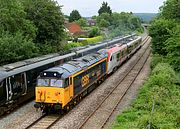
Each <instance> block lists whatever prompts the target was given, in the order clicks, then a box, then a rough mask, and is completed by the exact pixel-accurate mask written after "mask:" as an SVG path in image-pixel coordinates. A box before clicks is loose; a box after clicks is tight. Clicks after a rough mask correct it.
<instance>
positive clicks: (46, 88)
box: [34, 53, 108, 111]
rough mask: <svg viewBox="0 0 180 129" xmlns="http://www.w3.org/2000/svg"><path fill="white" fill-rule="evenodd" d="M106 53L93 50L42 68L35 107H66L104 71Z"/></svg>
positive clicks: (99, 78)
mask: <svg viewBox="0 0 180 129" xmlns="http://www.w3.org/2000/svg"><path fill="white" fill-rule="evenodd" d="M107 57H108V55H107V54H106V53H93V54H89V55H86V56H83V57H80V58H77V59H75V60H72V61H69V62H67V63H65V64H63V65H60V66H57V67H53V68H50V69H48V70H45V71H43V72H41V74H40V76H39V77H38V79H37V87H36V91H35V92H36V94H35V96H36V97H35V102H36V103H35V104H34V107H35V108H41V110H43V111H47V110H60V111H61V110H64V109H65V110H67V109H69V107H70V106H71V105H73V104H74V103H76V102H77V101H78V100H80V99H81V98H82V97H84V96H85V95H86V94H87V93H88V92H89V91H91V90H92V89H93V88H94V87H95V86H96V85H95V84H96V83H98V82H99V81H100V80H102V79H104V78H105V76H106V73H107Z"/></svg>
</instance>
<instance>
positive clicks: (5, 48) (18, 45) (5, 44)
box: [0, 32, 38, 64]
mask: <svg viewBox="0 0 180 129" xmlns="http://www.w3.org/2000/svg"><path fill="white" fill-rule="evenodd" d="M37 53H38V48H37V47H36V46H35V44H34V43H33V42H32V40H30V39H28V38H27V37H24V36H23V34H22V33H20V32H17V33H14V34H13V35H12V34H10V33H8V32H4V33H2V34H1V37H0V64H5V63H12V62H15V61H18V60H24V59H27V58H31V57H34V56H37Z"/></svg>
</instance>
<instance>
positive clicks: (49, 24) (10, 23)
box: [0, 0, 66, 64]
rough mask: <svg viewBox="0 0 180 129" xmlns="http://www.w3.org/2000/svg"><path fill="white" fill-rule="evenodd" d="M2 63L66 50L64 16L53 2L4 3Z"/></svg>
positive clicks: (22, 0) (0, 41)
mask: <svg viewBox="0 0 180 129" xmlns="http://www.w3.org/2000/svg"><path fill="white" fill-rule="evenodd" d="M0 8H1V11H0V64H5V63H11V62H15V61H18V60H23V59H27V58H31V57H35V56H38V55H42V54H47V53H52V52H58V51H59V50H62V48H61V46H62V42H63V40H64V39H65V37H66V34H65V32H64V17H63V14H62V12H61V6H59V5H58V4H57V2H54V1H53V0H8V1H7V0H0Z"/></svg>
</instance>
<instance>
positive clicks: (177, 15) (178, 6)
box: [160, 0, 180, 22]
mask: <svg viewBox="0 0 180 129" xmlns="http://www.w3.org/2000/svg"><path fill="white" fill-rule="evenodd" d="M160 12H161V15H162V17H164V18H166V19H175V20H176V21H178V22H180V0H167V1H166V2H164V5H163V6H162V7H160Z"/></svg>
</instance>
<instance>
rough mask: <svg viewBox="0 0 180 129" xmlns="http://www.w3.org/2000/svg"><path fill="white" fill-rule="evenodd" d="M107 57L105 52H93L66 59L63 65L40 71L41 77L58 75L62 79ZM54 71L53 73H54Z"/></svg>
mask: <svg viewBox="0 0 180 129" xmlns="http://www.w3.org/2000/svg"><path fill="white" fill-rule="evenodd" d="M106 57H107V54H106V53H98V52H97V53H93V54H88V55H86V56H83V57H80V58H77V59H74V60H72V61H68V62H67V63H64V64H63V65H59V66H56V67H53V68H50V69H47V70H45V71H43V72H41V74H40V76H41V77H49V76H50V77H60V78H62V79H65V78H67V77H69V76H71V75H73V74H75V73H77V72H79V71H81V70H83V69H86V68H87V67H89V66H91V65H92V64H94V63H97V62H98V61H100V60H102V59H104V58H106ZM54 73H55V75H54Z"/></svg>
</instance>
